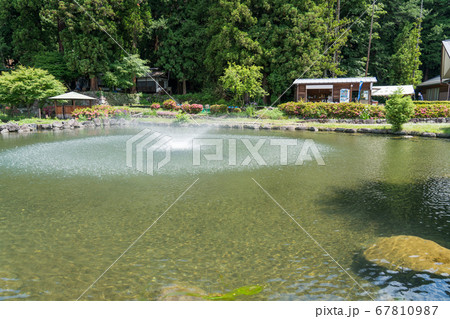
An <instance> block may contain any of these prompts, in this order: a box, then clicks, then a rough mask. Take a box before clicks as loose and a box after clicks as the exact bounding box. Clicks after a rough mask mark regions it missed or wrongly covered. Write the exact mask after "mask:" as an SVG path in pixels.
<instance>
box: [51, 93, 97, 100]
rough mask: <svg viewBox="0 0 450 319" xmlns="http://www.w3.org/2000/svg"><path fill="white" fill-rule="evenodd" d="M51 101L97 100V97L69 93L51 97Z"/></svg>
mask: <svg viewBox="0 0 450 319" xmlns="http://www.w3.org/2000/svg"><path fill="white" fill-rule="evenodd" d="M48 99H49V100H96V98H95V97H90V96H87V95H83V94H80V93H77V92H69V93H64V94H61V95H57V96H53V97H49V98H48Z"/></svg>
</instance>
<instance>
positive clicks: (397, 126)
mask: <svg viewBox="0 0 450 319" xmlns="http://www.w3.org/2000/svg"><path fill="white" fill-rule="evenodd" d="M413 115H414V104H413V102H412V100H411V97H410V96H402V94H401V91H398V92H396V94H394V95H393V96H392V97H391V98H390V99H389V100H388V101H387V102H386V120H387V122H388V123H390V124H391V125H392V129H393V130H394V131H400V130H401V129H402V125H403V124H404V123H406V122H408V121H409V120H410V119H411V117H412V116H413Z"/></svg>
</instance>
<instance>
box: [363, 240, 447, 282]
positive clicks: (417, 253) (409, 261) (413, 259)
mask: <svg viewBox="0 0 450 319" xmlns="http://www.w3.org/2000/svg"><path fill="white" fill-rule="evenodd" d="M364 256H365V257H366V259H367V260H369V261H371V262H374V263H376V264H377V265H379V266H382V267H385V268H388V269H392V270H399V269H402V268H408V269H411V270H414V271H421V272H422V271H423V272H430V273H434V274H437V275H441V276H450V249H447V248H445V247H442V246H440V245H438V244H437V243H435V242H434V241H431V240H426V239H423V238H420V237H416V236H393V237H381V238H379V239H378V240H377V241H376V242H375V244H373V245H372V246H371V247H370V248H368V249H367V250H366V251H365V252H364Z"/></svg>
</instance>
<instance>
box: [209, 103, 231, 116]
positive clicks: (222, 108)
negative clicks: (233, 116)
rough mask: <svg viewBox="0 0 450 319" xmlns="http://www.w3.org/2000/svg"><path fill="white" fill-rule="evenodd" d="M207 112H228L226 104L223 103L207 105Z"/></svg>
mask: <svg viewBox="0 0 450 319" xmlns="http://www.w3.org/2000/svg"><path fill="white" fill-rule="evenodd" d="M209 112H210V113H211V114H222V113H228V106H226V105H225V104H214V105H211V106H210V107H209Z"/></svg>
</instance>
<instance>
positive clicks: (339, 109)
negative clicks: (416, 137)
mask: <svg viewBox="0 0 450 319" xmlns="http://www.w3.org/2000/svg"><path fill="white" fill-rule="evenodd" d="M278 108H279V109H280V110H281V111H283V112H284V113H285V114H287V115H289V116H297V117H302V118H314V119H315V118H318V119H320V118H323V119H325V118H331V119H356V118H366V119H377V118H385V117H386V113H385V109H384V107H383V106H375V105H367V104H361V103H353V102H350V103H325V102H317V103H314V102H288V103H283V104H280V105H278ZM413 117H414V118H437V117H450V101H414V116H413Z"/></svg>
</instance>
